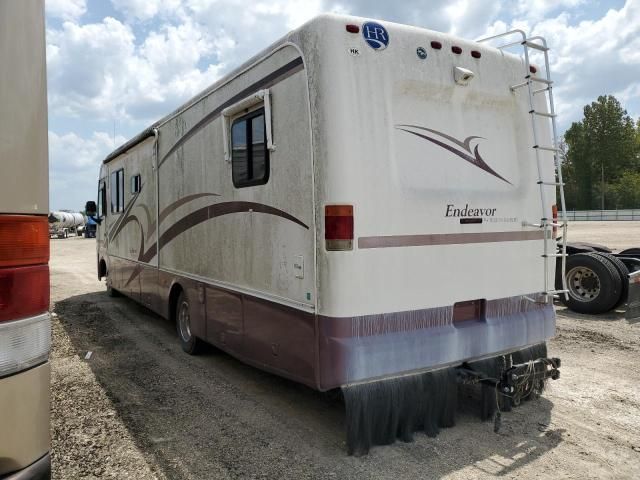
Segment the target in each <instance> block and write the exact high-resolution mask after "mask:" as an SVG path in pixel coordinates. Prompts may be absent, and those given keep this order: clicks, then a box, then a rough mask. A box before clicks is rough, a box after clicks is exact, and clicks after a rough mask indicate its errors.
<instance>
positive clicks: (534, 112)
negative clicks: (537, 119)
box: [529, 110, 556, 118]
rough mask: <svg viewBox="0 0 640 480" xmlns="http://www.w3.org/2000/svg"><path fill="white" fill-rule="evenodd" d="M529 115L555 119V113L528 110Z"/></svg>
mask: <svg viewBox="0 0 640 480" xmlns="http://www.w3.org/2000/svg"><path fill="white" fill-rule="evenodd" d="M529 113H531V114H533V115H540V116H541V117H547V118H555V117H556V114H555V113H546V112H538V111H537V110H529Z"/></svg>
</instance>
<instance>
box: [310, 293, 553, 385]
mask: <svg viewBox="0 0 640 480" xmlns="http://www.w3.org/2000/svg"><path fill="white" fill-rule="evenodd" d="M534 297H537V296H536V295H532V296H517V297H508V298H502V299H497V300H490V301H488V302H487V304H486V309H485V313H484V315H483V317H482V318H478V319H475V320H469V321H465V322H461V323H457V324H454V322H453V306H448V307H439V308H430V309H424V310H419V311H411V312H399V313H391V314H381V315H368V316H366V317H351V318H328V317H320V318H319V320H318V324H319V331H320V389H321V390H328V389H331V388H337V387H340V386H343V385H347V384H350V383H357V382H361V381H365V380H373V379H376V378H384V377H389V376H396V375H402V374H405V373H411V372H418V371H426V370H433V369H438V368H442V367H446V366H454V365H459V364H460V363H462V362H465V361H472V360H476V359H481V358H485V357H489V356H495V355H497V354H500V353H503V352H509V351H513V350H517V349H520V348H523V347H526V346H529V345H534V344H539V343H543V342H545V341H546V340H548V339H549V338H551V337H552V336H553V335H554V333H555V312H554V309H553V305H551V304H549V303H535V302H532V301H531V300H530V299H529V298H534Z"/></svg>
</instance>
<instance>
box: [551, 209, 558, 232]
mask: <svg viewBox="0 0 640 480" xmlns="http://www.w3.org/2000/svg"><path fill="white" fill-rule="evenodd" d="M551 215H552V217H553V223H555V224H556V225H557V224H558V206H557V205H552V206H551ZM557 234H558V227H553V238H556V235H557Z"/></svg>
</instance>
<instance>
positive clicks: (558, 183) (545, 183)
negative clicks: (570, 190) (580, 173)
mask: <svg viewBox="0 0 640 480" xmlns="http://www.w3.org/2000/svg"><path fill="white" fill-rule="evenodd" d="M538 185H555V186H556V187H564V186H565V185H566V184H565V183H564V182H543V181H538Z"/></svg>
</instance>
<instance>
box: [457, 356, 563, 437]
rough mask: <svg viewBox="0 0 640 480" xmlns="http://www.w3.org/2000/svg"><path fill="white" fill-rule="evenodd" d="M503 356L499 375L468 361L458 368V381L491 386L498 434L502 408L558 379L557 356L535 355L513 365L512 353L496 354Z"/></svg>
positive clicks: (514, 404) (536, 392)
mask: <svg viewBox="0 0 640 480" xmlns="http://www.w3.org/2000/svg"><path fill="white" fill-rule="evenodd" d="M498 358H501V359H502V367H501V369H500V374H499V375H497V376H495V375H493V376H492V375H491V374H489V373H487V372H482V371H479V370H477V369H474V368H473V367H471V365H469V364H468V363H463V364H462V365H461V366H459V367H457V369H456V370H457V374H458V382H460V383H462V384H466V385H476V384H481V385H487V386H489V387H493V390H494V391H495V398H496V409H495V413H494V428H493V430H494V432H496V433H498V431H499V430H500V426H501V420H502V415H501V414H502V411H508V410H510V409H511V406H512V405H513V406H517V405H520V402H521V401H523V400H526V399H527V398H530V397H532V396H537V395H539V394H540V393H542V390H543V389H544V384H545V382H546V380H548V379H551V380H557V379H558V378H560V370H559V369H560V364H561V362H560V359H559V358H538V359H536V360H529V361H528V362H523V363H519V364H514V363H513V360H512V357H511V355H503V356H502V357H498Z"/></svg>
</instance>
